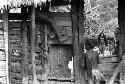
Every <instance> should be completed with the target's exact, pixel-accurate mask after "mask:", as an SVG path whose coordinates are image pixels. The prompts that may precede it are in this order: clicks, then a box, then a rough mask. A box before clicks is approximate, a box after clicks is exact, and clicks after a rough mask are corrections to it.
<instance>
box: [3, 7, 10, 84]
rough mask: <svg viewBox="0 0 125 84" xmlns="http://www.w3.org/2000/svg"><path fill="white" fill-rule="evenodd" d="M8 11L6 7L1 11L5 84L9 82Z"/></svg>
mask: <svg viewBox="0 0 125 84" xmlns="http://www.w3.org/2000/svg"><path fill="white" fill-rule="evenodd" d="M8 13H9V11H8V10H7V9H4V12H3V26H4V30H5V31H4V38H5V55H6V76H7V77H6V79H7V84H10V83H9V68H8V66H9V65H8V64H9V60H8V24H9V19H8Z"/></svg>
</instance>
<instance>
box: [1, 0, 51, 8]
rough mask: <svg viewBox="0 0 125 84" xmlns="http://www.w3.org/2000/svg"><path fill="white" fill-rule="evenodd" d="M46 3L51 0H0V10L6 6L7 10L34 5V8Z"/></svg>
mask: <svg viewBox="0 0 125 84" xmlns="http://www.w3.org/2000/svg"><path fill="white" fill-rule="evenodd" d="M46 1H48V2H50V1H51V0H4V1H3V0H0V9H4V8H6V7H7V6H8V7H9V8H13V7H20V6H21V5H31V4H35V6H37V5H40V4H41V3H46Z"/></svg>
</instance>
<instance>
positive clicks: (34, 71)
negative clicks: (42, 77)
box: [30, 5, 37, 84]
mask: <svg viewBox="0 0 125 84" xmlns="http://www.w3.org/2000/svg"><path fill="white" fill-rule="evenodd" d="M30 39H31V56H32V84H37V78H36V65H35V6H34V5H32V10H31V36H30Z"/></svg>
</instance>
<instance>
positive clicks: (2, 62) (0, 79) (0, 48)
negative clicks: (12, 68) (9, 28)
mask: <svg viewBox="0 0 125 84" xmlns="http://www.w3.org/2000/svg"><path fill="white" fill-rule="evenodd" d="M2 25H3V23H2ZM4 27H5V26H4ZM4 27H0V83H1V84H3V83H4V84H7V72H6V61H7V60H6V57H7V56H6V50H5V49H6V47H5V40H6V39H5V33H6V31H4Z"/></svg>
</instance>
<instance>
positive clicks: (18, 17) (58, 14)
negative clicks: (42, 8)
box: [0, 12, 70, 20]
mask: <svg viewBox="0 0 125 84" xmlns="http://www.w3.org/2000/svg"><path fill="white" fill-rule="evenodd" d="M40 13H43V12H40ZM2 15H3V13H0V20H2ZM45 15H48V16H49V17H52V16H53V15H54V16H56V17H70V13H69V12H67V13H65V12H64V13H61V12H45ZM8 17H9V20H22V18H23V16H22V15H21V13H9V15H8ZM26 19H27V20H29V18H28V16H27V17H26Z"/></svg>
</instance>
